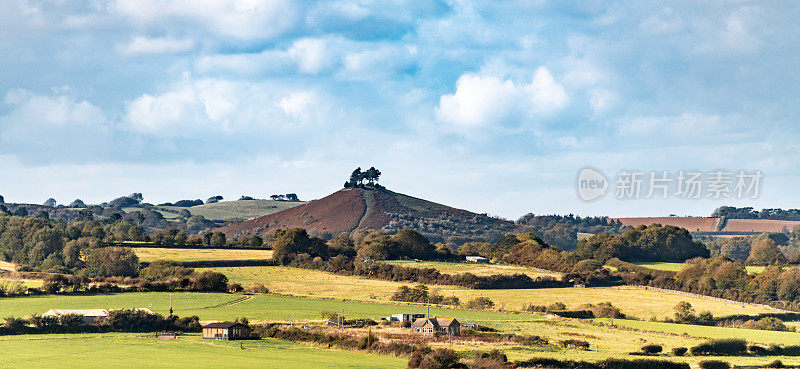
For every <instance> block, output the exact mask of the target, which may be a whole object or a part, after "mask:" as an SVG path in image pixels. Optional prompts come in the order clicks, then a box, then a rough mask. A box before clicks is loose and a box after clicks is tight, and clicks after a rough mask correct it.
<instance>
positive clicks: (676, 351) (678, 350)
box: [672, 347, 689, 356]
mask: <svg viewBox="0 0 800 369" xmlns="http://www.w3.org/2000/svg"><path fill="white" fill-rule="evenodd" d="M688 351H689V349H687V348H686V347H673V348H672V354H673V355H675V356H683V355H686V352H688Z"/></svg>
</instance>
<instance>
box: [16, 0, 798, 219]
mask: <svg viewBox="0 0 800 369" xmlns="http://www.w3.org/2000/svg"><path fill="white" fill-rule="evenodd" d="M76 3H77V2H68V1H19V0H8V1H3V2H0V168H2V169H3V175H2V176H0V194H2V195H3V196H5V197H6V201H16V202H33V203H41V202H43V201H44V200H45V199H46V198H48V197H55V198H56V199H57V200H59V202H64V203H68V202H70V201H72V200H73V199H75V198H82V199H84V200H85V201H87V202H101V201H105V200H108V199H110V198H113V197H116V196H119V195H123V194H127V193H131V192H142V193H144V195H145V200H146V201H150V202H154V203H157V202H164V201H175V200H178V199H182V198H203V199H205V198H207V197H209V196H211V195H217V194H220V195H223V196H224V197H226V198H228V199H231V198H238V197H239V196H240V195H243V194H246V195H251V196H256V197H266V196H268V195H270V194H273V193H286V192H296V193H298V194H299V195H300V197H301V198H305V199H311V198H318V197H321V196H324V195H326V194H328V193H330V192H333V191H334V190H336V189H338V188H339V187H340V186H341V184H342V183H343V182H344V180H345V179H346V178H347V176H348V174H349V172H350V171H351V170H352V169H353V168H355V167H356V166H361V167H369V166H373V165H374V166H376V167H378V168H379V169H381V170H382V171H383V173H384V175H383V178H382V183H384V184H385V185H386V186H387V187H389V188H391V189H394V190H397V191H400V192H404V193H407V194H411V195H415V196H419V197H423V198H427V199H431V200H434V201H438V202H442V203H445V204H449V205H453V206H457V207H461V208H465V209H469V210H472V211H477V212H486V213H489V214H495V215H500V216H504V217H507V218H511V219H516V218H517V217H519V216H521V215H523V214H525V213H527V212H533V213H537V214H543V213H561V214H565V213H576V214H582V215H600V214H607V215H614V216H657V215H666V214H671V213H674V214H680V215H684V214H694V215H707V214H709V213H710V212H711V210H713V209H714V208H716V207H717V206H720V205H736V206H755V207H757V208H762V207H783V208H791V207H795V208H796V207H800V195H798V194H797V191H796V190H795V189H796V188H797V184H798V183H800V174H798V171H797V170H796V168H797V165H796V163H797V162H798V158H800V144H799V143H798V142H800V141H799V140H798V139H800V130H799V129H798V116H799V115H798V108H799V107H800V104H799V102H800V101H798V97H800V75H799V74H798V73H797V67H798V66H800V40H798V37H800V29H798V28H799V27H798V25H797V22H796V20H797V19H800V11H799V9H798V6H797V4H795V3H792V2H782V1H774V2H748V1H686V2H681V1H669V2H656V1H640V2H630V1H627V2H613V1H577V2H564V1H518V2H517V1H481V2H469V1H440V2H427V1H418V0H417V1H402V0H395V1H336V2H311V1H280V0H275V1H270V0H248V1H211V0H169V1H155V0H117V1H85V2H81V3H80V4H79V5H76ZM584 167H593V168H597V169H599V170H600V171H602V172H603V173H605V174H606V175H607V176H609V177H614V176H615V174H616V173H618V172H619V171H621V170H624V169H633V170H643V171H664V170H666V171H669V172H670V173H675V172H677V171H680V170H696V171H703V172H707V171H712V170H718V169H726V170H730V171H738V170H748V171H750V170H761V171H762V172H763V174H764V179H763V183H762V188H761V194H760V197H759V198H758V199H744V200H738V199H737V200H733V199H729V200H712V199H697V200H689V199H679V198H674V197H670V198H668V199H666V200H663V199H648V200H643V199H642V200H619V199H616V198H614V196H606V197H605V198H603V199H601V200H599V201H594V202H583V201H581V200H580V199H578V197H577V195H576V189H575V187H576V184H575V183H576V175H577V173H578V171H579V170H580V169H581V168H584Z"/></svg>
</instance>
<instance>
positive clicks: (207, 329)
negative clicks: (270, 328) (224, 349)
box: [203, 322, 253, 341]
mask: <svg viewBox="0 0 800 369" xmlns="http://www.w3.org/2000/svg"><path fill="white" fill-rule="evenodd" d="M252 338H253V335H252V332H251V331H250V327H248V326H246V325H244V324H242V323H237V322H221V323H211V324H207V325H204V326H203V339H204V340H227V341H232V340H249V339H252Z"/></svg>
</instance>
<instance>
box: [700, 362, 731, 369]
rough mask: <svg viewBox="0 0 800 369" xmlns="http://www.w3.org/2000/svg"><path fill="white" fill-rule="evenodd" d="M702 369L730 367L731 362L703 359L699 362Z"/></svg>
mask: <svg viewBox="0 0 800 369" xmlns="http://www.w3.org/2000/svg"><path fill="white" fill-rule="evenodd" d="M698 365H699V366H700V369H730V367H731V364H728V362H726V361H720V360H703V361H701V362H700V363H698Z"/></svg>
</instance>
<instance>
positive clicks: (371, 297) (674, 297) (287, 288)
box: [198, 266, 770, 319]
mask: <svg viewBox="0 0 800 369" xmlns="http://www.w3.org/2000/svg"><path fill="white" fill-rule="evenodd" d="M203 270H215V271H219V272H221V273H223V274H225V275H227V276H228V278H229V279H230V280H231V281H232V282H237V283H241V284H242V285H245V286H250V285H254V284H257V283H261V284H264V285H265V286H266V287H267V288H269V289H270V291H272V292H277V293H281V294H290V295H295V296H317V297H332V298H340V299H341V298H346V299H356V300H364V301H389V299H390V298H391V295H392V294H393V293H394V292H395V291H396V290H397V288H398V287H399V286H401V285H411V284H412V283H401V282H391V281H382V280H375V279H368V278H362V277H351V276H342V275H337V274H332V273H326V272H320V271H315V270H308V269H298V268H289V267H277V266H266V267H236V268H209V269H204V268H201V269H198V271H203ZM429 287H430V288H431V289H432V290H434V289H435V290H437V291H438V292H439V293H441V294H442V295H443V296H456V297H458V298H459V299H460V300H461V301H462V302H466V301H469V300H472V299H474V298H477V297H488V298H490V299H492V301H494V303H495V306H496V307H497V308H501V309H504V310H512V311H513V310H516V311H521V310H522V309H523V308H524V307H525V306H526V305H529V304H535V305H549V304H552V303H554V302H563V303H564V304H566V305H567V307H568V308H577V307H578V306H580V305H583V304H586V303H593V304H597V303H601V302H611V303H612V304H613V305H614V306H616V307H618V308H619V309H620V310H621V311H622V312H623V313H624V314H628V315H632V316H635V317H638V318H641V319H649V318H651V317H657V318H664V317H671V316H672V315H673V313H674V309H673V308H674V307H675V305H677V304H678V303H679V302H681V301H688V302H689V303H691V304H692V306H694V307H695V309H697V310H698V311H703V310H708V311H711V312H712V313H713V314H714V315H716V316H725V315H733V314H750V315H752V314H761V313H767V312H770V310H767V309H764V308H758V307H751V306H744V305H738V304H731V303H724V302H719V301H715V300H709V299H702V298H696V297H688V296H683V295H678V294H671V293H665V292H657V291H646V290H642V289H638V288H634V287H614V288H612V287H596V288H542V289H516V290H473V289H468V288H463V287H457V286H441V285H432V286H429Z"/></svg>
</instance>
